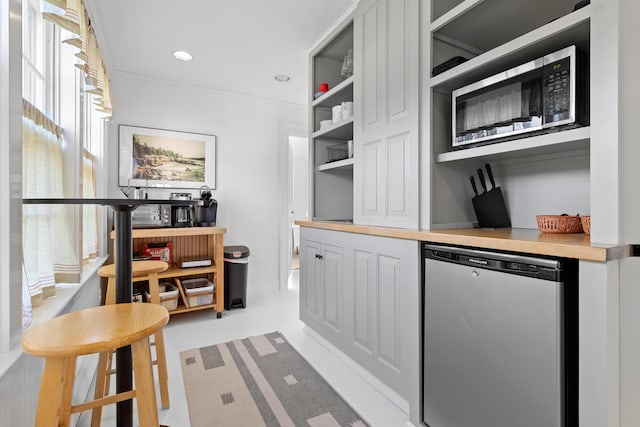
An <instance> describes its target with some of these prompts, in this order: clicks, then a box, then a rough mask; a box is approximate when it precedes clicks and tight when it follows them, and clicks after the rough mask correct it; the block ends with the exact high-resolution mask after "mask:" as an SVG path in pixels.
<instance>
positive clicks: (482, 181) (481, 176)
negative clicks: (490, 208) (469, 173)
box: [478, 168, 487, 193]
mask: <svg viewBox="0 0 640 427" xmlns="http://www.w3.org/2000/svg"><path fill="white" fill-rule="evenodd" d="M478 177H479V178H480V185H482V189H483V190H484V191H485V193H486V192H487V183H486V182H485V181H484V173H482V169H479V168H478Z"/></svg>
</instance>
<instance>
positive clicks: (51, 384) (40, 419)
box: [22, 303, 169, 427]
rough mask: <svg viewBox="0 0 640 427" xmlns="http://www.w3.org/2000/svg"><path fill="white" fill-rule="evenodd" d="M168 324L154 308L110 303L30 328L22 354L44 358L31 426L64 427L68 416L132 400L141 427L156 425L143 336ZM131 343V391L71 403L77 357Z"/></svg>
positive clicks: (161, 311) (148, 355) (158, 308)
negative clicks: (132, 383) (134, 403)
mask: <svg viewBox="0 0 640 427" xmlns="http://www.w3.org/2000/svg"><path fill="white" fill-rule="evenodd" d="M168 321H169V312H168V311H167V309H166V308H165V307H163V306H161V305H156V304H136V303H129V304H113V305H105V306H102V307H94V308H88V309H85V310H80V311H74V312H72V313H68V314H65V315H62V316H59V317H55V318H53V319H51V320H49V321H48V322H45V323H42V324H40V325H35V326H32V327H31V328H30V329H29V330H28V331H27V333H26V334H25V336H24V337H23V338H22V346H23V347H24V350H25V352H26V353H28V354H31V355H34V356H40V357H44V358H45V366H44V373H43V374H42V381H41V384H40V395H39V397H38V410H37V413H36V423H35V426H36V427H49V426H51V427H58V426H69V423H70V419H71V414H73V413H76V412H82V411H87V410H89V409H94V408H96V407H102V406H104V405H110V404H113V403H117V402H121V401H123V400H128V399H132V398H134V397H135V398H136V401H137V406H138V422H139V423H140V426H141V427H146V426H150V427H151V426H154V427H157V426H158V408H157V407H156V395H155V392H154V385H153V368H152V366H151V353H150V350H149V336H150V335H152V334H154V333H155V332H157V331H159V330H161V329H162V327H163V326H164V325H166V324H167V322H168ZM127 345H131V351H132V357H133V375H134V378H135V389H134V390H131V391H127V392H123V393H119V394H114V395H111V396H107V397H101V398H99V399H97V400H93V401H91V402H87V403H82V404H79V405H73V404H72V402H71V397H72V392H73V383H74V380H75V374H76V360H77V358H78V356H81V355H86V354H92V353H103V352H112V351H114V350H116V349H117V348H120V347H124V346H127Z"/></svg>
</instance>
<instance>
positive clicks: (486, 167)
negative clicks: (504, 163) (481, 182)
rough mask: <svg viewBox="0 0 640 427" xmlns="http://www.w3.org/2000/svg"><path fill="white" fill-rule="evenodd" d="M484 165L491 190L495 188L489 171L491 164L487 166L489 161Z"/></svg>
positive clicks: (491, 173)
mask: <svg viewBox="0 0 640 427" xmlns="http://www.w3.org/2000/svg"><path fill="white" fill-rule="evenodd" d="M484 167H485V169H486V170H487V177H489V182H490V183H491V189H492V190H493V189H494V188H496V182H495V180H494V179H493V172H491V166H489V163H487V164H486V165H484Z"/></svg>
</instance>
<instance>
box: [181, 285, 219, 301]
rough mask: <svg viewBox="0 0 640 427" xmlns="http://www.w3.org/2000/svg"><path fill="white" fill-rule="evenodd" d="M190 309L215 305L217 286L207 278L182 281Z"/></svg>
mask: <svg viewBox="0 0 640 427" xmlns="http://www.w3.org/2000/svg"><path fill="white" fill-rule="evenodd" d="M182 287H183V288H184V291H185V293H186V297H187V303H188V304H189V307H197V306H199V305H208V304H212V303H213V288H214V287H215V285H214V284H213V283H211V282H210V281H209V280H207V279H205V278H197V279H187V280H183V281H182Z"/></svg>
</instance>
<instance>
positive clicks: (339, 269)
mask: <svg viewBox="0 0 640 427" xmlns="http://www.w3.org/2000/svg"><path fill="white" fill-rule="evenodd" d="M321 253H322V255H321V257H320V258H319V260H318V261H319V264H320V269H321V270H322V282H321V283H322V284H321V287H320V288H321V291H320V292H321V298H322V302H321V304H320V306H321V307H322V325H323V326H324V328H325V329H326V330H327V332H329V333H330V334H332V335H335V336H336V337H341V336H342V300H343V298H342V291H343V276H344V275H343V262H342V248H340V247H338V246H333V245H327V244H323V245H322V252H321Z"/></svg>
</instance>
